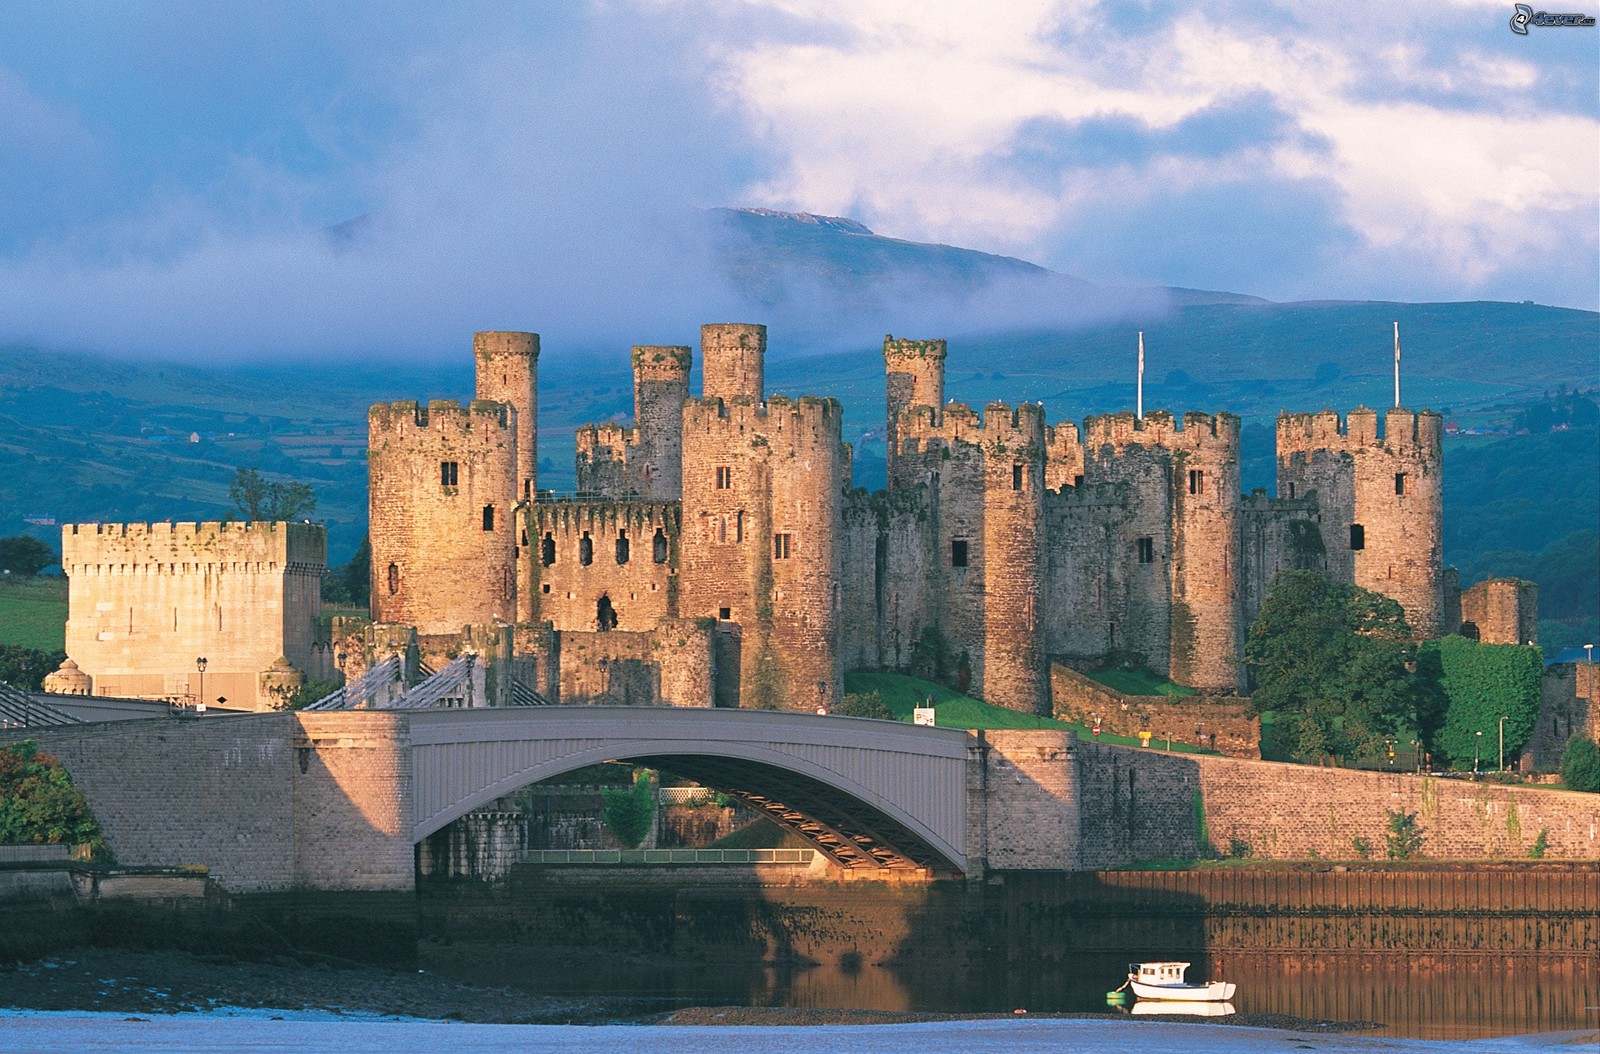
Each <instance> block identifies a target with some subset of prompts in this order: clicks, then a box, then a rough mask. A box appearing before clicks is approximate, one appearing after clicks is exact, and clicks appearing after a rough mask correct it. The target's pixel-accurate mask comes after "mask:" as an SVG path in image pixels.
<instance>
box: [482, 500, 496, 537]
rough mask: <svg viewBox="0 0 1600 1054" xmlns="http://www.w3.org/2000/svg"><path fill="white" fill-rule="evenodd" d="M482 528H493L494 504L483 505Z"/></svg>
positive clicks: (487, 529)
mask: <svg viewBox="0 0 1600 1054" xmlns="http://www.w3.org/2000/svg"><path fill="white" fill-rule="evenodd" d="M483 529H484V530H486V531H492V530H494V506H493V505H485V506H484V507H483Z"/></svg>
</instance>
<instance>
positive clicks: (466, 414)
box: [367, 399, 517, 433]
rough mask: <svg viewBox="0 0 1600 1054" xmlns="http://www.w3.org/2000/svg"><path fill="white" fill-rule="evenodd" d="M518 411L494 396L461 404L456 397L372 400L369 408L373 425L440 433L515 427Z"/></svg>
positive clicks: (398, 429) (369, 417)
mask: <svg viewBox="0 0 1600 1054" xmlns="http://www.w3.org/2000/svg"><path fill="white" fill-rule="evenodd" d="M516 419H517V411H516V409H515V408H514V407H512V406H511V405H510V404H508V403H501V402H495V401H494V400H492V399H474V400H472V401H471V402H470V403H468V404H467V405H466V406H462V405H461V404H460V403H459V402H457V401H456V400H454V399H429V400H428V402H427V403H426V404H422V403H418V402H417V401H416V400H414V399H401V400H397V401H395V402H389V403H373V404H372V406H371V408H370V409H368V411H367V423H368V425H369V426H370V427H374V428H382V429H384V430H385V431H394V432H399V433H404V432H409V431H412V430H414V429H424V430H432V431H438V432H446V431H458V432H470V431H472V430H473V427H474V426H477V428H479V429H483V428H491V427H498V428H499V429H501V430H502V431H505V430H514V429H515V428H516Z"/></svg>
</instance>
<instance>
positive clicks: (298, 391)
mask: <svg viewBox="0 0 1600 1054" xmlns="http://www.w3.org/2000/svg"><path fill="white" fill-rule="evenodd" d="M711 222H712V223H713V225H714V226H716V225H720V234H718V235H717V237H718V238H719V239H720V243H719V244H720V246H721V251H722V252H723V254H724V259H725V261H726V265H727V268H728V270H729V273H730V274H731V275H733V276H734V278H735V280H736V281H737V282H738V283H739V284H740V287H741V289H742V290H743V291H744V293H745V295H746V298H747V299H748V301H749V303H750V316H749V317H751V318H753V319H765V320H767V321H769V322H771V324H772V326H773V328H772V333H771V341H772V343H771V348H770V352H769V366H768V374H767V380H768V388H769V389H770V390H772V391H775V392H783V393H786V394H801V393H811V394H821V395H831V396H834V397H835V398H838V399H839V400H840V401H841V402H842V403H843V404H844V407H845V431H846V438H847V439H848V440H850V441H851V442H852V443H853V444H855V448H856V482H857V483H858V484H859V485H862V486H867V487H873V488H875V487H879V486H882V483H883V449H882V437H881V432H882V425H883V399H884V378H883V362H882V356H881V354H880V347H879V344H878V341H880V340H881V336H882V333H883V332H885V331H886V330H888V329H890V328H892V329H893V331H895V332H897V333H900V334H901V335H906V336H918V337H922V336H936V335H948V336H950V338H951V348H950V357H949V360H948V363H947V376H948V384H947V395H948V397H950V398H952V399H957V400H961V401H964V402H968V403H971V404H973V405H979V406H981V405H982V404H984V403H985V402H988V401H990V400H995V399H999V400H1004V401H1008V402H1016V401H1019V400H1030V401H1031V400H1039V401H1042V402H1044V404H1045V405H1046V408H1047V410H1048V412H1049V415H1050V417H1051V419H1053V420H1059V419H1061V418H1063V417H1071V418H1073V419H1079V420H1081V419H1082V417H1084V416H1085V415H1087V414H1092V413H1104V412H1108V411H1114V410H1121V409H1131V408H1132V405H1133V396H1134V391H1133V374H1134V332H1135V330H1137V329H1143V330H1144V332H1145V340H1146V348H1147V356H1146V361H1147V370H1146V382H1145V405H1146V407H1151V408H1153V407H1165V408H1168V409H1172V410H1174V411H1178V412H1181V411H1184V410H1189V409H1201V410H1208V411H1216V410H1229V411H1231V412H1234V413H1237V414H1239V415H1241V416H1242V417H1243V418H1244V419H1245V436H1244V439H1245V445H1244V451H1243V454H1244V466H1243V468H1244V473H1243V475H1244V484H1245V487H1246V488H1247V489H1248V488H1250V487H1267V488H1269V489H1270V487H1271V486H1272V475H1273V468H1272V422H1273V418H1274V417H1275V415H1276V414H1277V412H1278V410H1279V409H1283V408H1287V409H1298V410H1315V409H1320V408H1322V407H1324V406H1332V407H1336V408H1339V409H1347V408H1350V407H1352V406H1355V405H1357V404H1360V403H1365V404H1367V405H1370V406H1380V407H1381V406H1384V405H1387V404H1388V402H1389V401H1390V400H1391V399H1392V383H1393V382H1392V377H1391V375H1390V372H1389V371H1390V366H1391V354H1390V325H1391V323H1392V322H1393V321H1396V320H1398V321H1399V322H1400V324H1401V332H1402V337H1403V338H1404V341H1405V359H1404V364H1405V371H1404V396H1405V402H1406V403H1407V405H1411V406H1431V407H1434V408H1437V409H1443V410H1446V411H1447V413H1448V415H1449V416H1450V417H1451V419H1452V420H1456V421H1458V422H1459V423H1460V424H1461V426H1462V429H1463V430H1466V429H1468V428H1470V427H1471V426H1472V425H1475V424H1488V423H1492V422H1495V421H1500V422H1502V423H1504V421H1505V419H1507V418H1508V417H1509V415H1510V409H1512V408H1517V407H1523V406H1527V405H1529V404H1531V403H1533V402H1535V401H1537V400H1539V399H1540V398H1542V397H1543V395H1544V393H1545V392H1546V391H1551V390H1555V389H1557V388H1558V387H1560V386H1562V385H1565V386H1567V387H1569V388H1573V387H1584V388H1593V387H1594V386H1595V383H1596V379H1597V378H1596V372H1597V371H1596V368H1595V355H1594V352H1595V348H1596V347H1600V316H1597V315H1596V314H1595V313H1593V312H1582V311H1572V310H1566V309H1558V308H1549V307H1541V306H1538V305H1533V304H1500V303H1453V304H1385V303H1338V302H1318V303H1300V304H1272V303H1267V302H1265V301H1261V300H1258V299H1256V298H1251V297H1247V296H1242V295H1240V294H1232V293H1212V292H1206V291H1188V290H1143V291H1138V295H1128V296H1123V295H1122V294H1119V293H1118V292H1117V291H1107V290H1103V289H1099V288H1098V287H1095V286H1093V285H1091V284H1090V283H1087V282H1083V281H1081V280H1079V279H1075V278H1070V277H1068V276H1063V275H1055V274H1053V273H1052V272H1049V271H1046V270H1045V269H1043V268H1039V267H1036V266H1034V265H1032V264H1028V263H1026V262H1024V261H1021V260H1014V259H1011V258H1009V257H1002V256H994V255H991V254H986V253H979V252H974V251H972V250H967V249H960V248H957V247H952V246H937V245H922V244H919V243H914V242H906V241H900V240H896V239H892V238H884V237H880V236H878V235H876V234H873V233H871V232H870V231H867V230H866V229H865V228H863V227H861V226H860V225H859V224H854V223H853V222H852V221H847V220H829V219H827V218H819V217H797V216H791V215H787V214H761V213H757V212H750V211H734V210H717V211H716V212H715V213H713V214H712V220H711ZM1019 282H1020V283H1023V284H1024V286H1027V287H1029V288H1032V289H1034V290H1036V291H1038V290H1044V291H1046V292H1047V293H1048V297H1047V299H1050V300H1052V301H1055V302H1061V301H1066V300H1072V299H1074V298H1077V299H1080V300H1082V301H1084V302H1085V303H1090V304H1093V305H1100V306H1103V305H1104V304H1105V302H1106V300H1107V298H1108V297H1109V298H1110V299H1111V300H1114V301H1117V302H1118V303H1119V304H1120V307H1119V310H1120V311H1121V312H1122V314H1121V316H1119V317H1118V318H1117V319H1116V320H1115V321H1112V320H1107V319H1105V318H1101V319H1099V320H1098V321H1094V320H1084V319H1079V320H1078V321H1077V322H1074V323H1072V324H1051V325H1040V326H1034V327H1031V328H1017V327H1010V328H1007V327H1005V326H1000V325H998V324H997V323H994V321H993V319H992V316H989V315H984V314H983V313H982V310H979V312H978V314H976V315H974V316H972V317H973V318H975V319H977V320H978V322H977V323H974V325H976V324H978V323H982V322H988V323H989V328H988V329H986V330H984V331H982V332H972V331H970V330H969V331H968V332H967V333H966V335H965V336H962V335H958V332H959V330H960V329H961V328H962V327H959V326H954V325H953V328H951V329H948V330H946V329H933V330H931V331H922V330H917V329H914V328H911V327H912V323H906V324H905V325H902V324H901V323H900V322H897V321H892V320H891V321H890V322H889V323H887V324H885V325H883V326H882V327H879V328H872V329H869V330H868V331H867V332H868V333H869V334H870V335H866V336H861V337H860V338H859V339H856V338H850V337H848V336H841V334H849V333H851V332H856V331H860V330H863V329H865V328H866V327H868V326H869V325H871V326H876V325H877V323H878V322H881V321H882V318H883V313H884V312H886V311H890V310H892V309H893V308H894V307H895V306H896V303H897V301H898V300H899V299H900V298H901V297H902V296H903V294H904V293H905V291H907V290H913V291H915V293H916V295H917V296H918V297H921V298H924V299H934V300H941V301H943V302H945V303H963V302H965V303H973V304H976V306H977V308H978V309H983V310H987V308H989V307H992V306H993V302H992V301H991V302H989V303H988V304H987V305H986V304H985V303H982V302H981V301H983V299H984V297H985V296H989V295H990V294H992V293H993V292H994V291H995V290H997V289H1004V290H1006V291H1007V296H1011V295H1013V294H1014V293H1015V291H1016V290H1017V289H1018V288H1021V287H1019V286H1018V285H1017V284H1016V283H1019ZM1041 295H1043V294H1041ZM763 305H766V306H765V307H764V306H763ZM1099 309H1100V308H1099V307H1096V308H1095V310H1096V311H1098V310H1099ZM767 310H771V311H773V312H774V313H775V315H776V316H779V317H778V318H773V317H769V316H768V315H767V314H766V312H767ZM797 312H798V313H799V314H802V315H805V316H806V317H808V318H810V319H811V323H810V325H811V326H812V327H815V328H814V329H812V331H811V332H810V334H809V335H808V334H807V333H806V332H804V331H796V328H795V327H794V326H793V325H791V326H790V327H789V328H787V329H786V328H783V326H782V324H781V323H780V321H779V318H793V317H795V316H796V313H797ZM1024 314H1026V312H1024ZM528 324H529V325H530V327H534V328H536V327H537V320H529V323H528ZM819 334H821V335H819ZM678 339H679V340H681V341H682V342H684V343H693V342H695V340H696V335H695V334H693V333H684V334H681V335H680V336H679V337H678ZM469 341H470V335H469V334H462V339H461V342H460V344H459V345H457V346H454V347H451V348H444V349H439V352H438V356H437V361H435V362H431V363H426V362H424V363H419V362H415V361H397V362H392V363H376V364H375V363H372V362H337V361H314V362H284V363H273V364H270V365H259V364H228V363H225V362H223V363H209V364H192V363H179V362H176V361H173V362H134V361H127V360H117V359H111V358H103V357H93V356H87V355H80V354H71V353H66V352H61V351H55V350H48V351H47V350H41V349H36V348H26V347H9V348H0V455H3V456H4V457H5V458H6V459H7V464H8V468H9V470H10V471H9V474H8V475H9V481H10V486H9V487H8V490H7V497H6V500H5V501H4V502H0V534H12V533H17V532H19V531H24V530H26V531H31V532H33V533H35V534H38V535H39V536H41V537H44V538H47V539H50V540H52V541H55V540H57V529H56V528H54V527H53V526H52V525H51V524H50V523H49V522H47V521H51V520H54V521H55V522H57V523H61V522H73V521H79V522H82V521H94V520H106V521H117V520H141V519H207V518H217V517H220V516H222V515H223V514H225V513H226V512H227V511H228V500H227V487H228V483H229V481H230V479H231V477H232V475H233V472H234V470H235V468H236V467H238V466H241V465H249V466H255V467H258V468H261V469H262V470H263V471H265V472H267V473H268V474H269V475H273V476H275V477H277V478H283V479H298V480H305V481H307V482H309V483H311V484H312V485H313V486H314V487H315V488H316V491H317V494H318V497H319V507H318V510H317V516H318V518H319V519H324V520H326V521H327V522H328V524H329V528H330V549H331V555H332V558H333V559H334V560H335V561H342V560H344V559H347V558H348V557H349V555H350V553H352V552H353V551H354V549H355V548H356V546H357V544H358V543H359V541H360V538H361V536H362V534H363V532H364V531H365V523H366V507H365V506H366V469H365V444H366V408H367V406H368V404H370V403H371V402H373V401H376V400H380V399H400V398H428V397H430V396H431V397H435V398H458V399H466V398H470V397H471V394H472V363H471V356H470V355H469V354H467V351H466V349H467V348H468V347H469V346H470V345H469ZM841 349H842V350H841ZM696 383H698V382H696ZM540 403H541V405H540V426H541V428H540V454H541V469H540V478H541V483H542V484H544V485H545V486H547V487H549V488H552V489H556V490H566V489H571V488H572V486H573V485H574V480H573V476H572V461H571V459H572V450H573V440H572V430H573V428H575V427H576V426H577V425H579V424H581V423H583V422H585V421H589V420H606V419H611V418H619V419H621V418H626V417H627V415H628V414H629V413H631V410H632V391H631V379H630V376H629V373H628V360H627V352H626V349H625V348H616V349H614V350H613V351H607V352H603V353H597V352H596V351H595V349H576V350H574V349H563V348H552V347H546V348H545V354H544V356H543V357H542V359H541V377H540ZM1585 436H1587V437H1588V438H1587V439H1586V438H1584V437H1585ZM1586 442H1587V444H1588V445H1587V447H1585V446H1584V444H1585V443H1586ZM1482 451H1492V455H1491V454H1488V453H1480V452H1482ZM1594 451H1595V443H1594V437H1593V435H1592V433H1588V432H1582V431H1572V432H1567V433H1564V434H1556V433H1550V434H1533V435H1525V436H1519V435H1504V436H1498V437H1493V436H1490V437H1470V438H1469V437H1463V438H1461V439H1452V440H1450V441H1449V443H1448V444H1447V447H1446V464H1447V466H1448V467H1447V472H1446V479H1447V484H1446V552H1445V558H1446V560H1447V561H1448V562H1451V563H1455V564H1457V565H1460V566H1461V567H1463V569H1473V570H1474V571H1475V572H1476V571H1477V570H1479V569H1483V568H1487V566H1488V565H1487V564H1485V562H1484V560H1483V555H1484V553H1486V552H1489V551H1500V552H1507V551H1510V552H1518V553H1521V554H1522V555H1523V557H1526V558H1527V559H1524V560H1522V563H1521V564H1520V565H1519V566H1528V565H1530V562H1531V563H1532V564H1536V563H1537V561H1538V558H1539V555H1540V554H1541V553H1543V552H1544V551H1545V549H1546V548H1548V547H1549V546H1551V545H1553V544H1555V543H1556V542H1557V541H1558V540H1560V539H1563V538H1565V537H1566V536H1567V535H1569V534H1571V533H1572V532H1575V531H1582V530H1589V531H1593V530H1594V527H1595V524H1596V523H1597V521H1600V497H1597V496H1596V494H1595V481H1594V475H1595V473H1594V463H1595V455H1594ZM1528 466H1540V468H1539V471H1538V472H1536V473H1535V472H1529V471H1528ZM1569 476H1570V477H1572V478H1571V480H1570V481H1569V480H1568V477H1569ZM1552 479H1559V480H1561V481H1563V482H1561V483H1560V486H1559V489H1555V490H1550V491H1547V492H1546V493H1549V494H1554V495H1555V496H1556V497H1555V500H1550V501H1546V500H1545V499H1544V498H1543V497H1541V495H1540V494H1538V493H1534V492H1528V493H1522V492H1520V491H1519V492H1518V493H1519V496H1518V497H1517V498H1516V500H1507V499H1508V496H1509V495H1508V489H1507V488H1508V487H1510V488H1511V490H1513V491H1516V490H1517V486H1518V482H1519V480H1520V481H1524V482H1528V483H1529V485H1530V486H1531V485H1532V481H1542V482H1543V483H1546V484H1548V483H1550V482H1551V480H1552ZM29 521H46V522H29ZM1591 595H1592V594H1591Z"/></svg>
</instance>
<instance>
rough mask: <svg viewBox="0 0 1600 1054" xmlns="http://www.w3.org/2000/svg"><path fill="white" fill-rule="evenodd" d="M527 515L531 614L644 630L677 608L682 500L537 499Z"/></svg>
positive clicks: (562, 626) (594, 628)
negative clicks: (570, 500)
mask: <svg viewBox="0 0 1600 1054" xmlns="http://www.w3.org/2000/svg"><path fill="white" fill-rule="evenodd" d="M526 514H527V516H528V522H527V533H528V544H527V545H526V546H525V547H524V551H525V553H526V554H527V559H528V561H529V562H530V564H531V572H530V575H529V579H530V585H531V587H532V590H531V592H532V601H533V603H532V605H531V608H532V611H531V612H530V617H531V619H537V620H541V621H546V622H549V623H551V624H552V625H553V626H554V627H555V628H556V629H557V630H562V631H568V630H570V631H577V632H602V631H603V630H605V629H620V630H632V631H638V632H643V631H647V630H650V629H652V628H653V627H654V626H655V624H656V622H657V621H659V620H660V619H662V618H665V617H667V616H669V615H675V614H677V603H678V597H677V589H678V576H677V573H676V571H677V568H676V563H675V561H674V560H673V556H674V554H675V553H676V552H677V550H678V533H679V527H680V522H681V510H680V507H679V506H678V504H677V503H676V502H673V503H649V502H642V501H639V502H628V501H602V502H565V501H563V502H539V503H538V504H535V505H532V506H530V507H529V508H528V509H527V513H526ZM602 621H605V622H606V625H605V626H604V627H603V626H602V625H601V622H602Z"/></svg>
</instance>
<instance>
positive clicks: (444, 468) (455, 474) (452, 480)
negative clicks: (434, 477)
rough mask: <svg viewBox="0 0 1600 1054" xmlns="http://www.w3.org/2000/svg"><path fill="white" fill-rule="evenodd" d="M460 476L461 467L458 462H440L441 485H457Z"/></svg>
mask: <svg viewBox="0 0 1600 1054" xmlns="http://www.w3.org/2000/svg"><path fill="white" fill-rule="evenodd" d="M459 476H460V472H459V468H458V463H457V462H454V461H441V462H439V486H441V487H454V486H455V485H456V480H457V479H458V478H459Z"/></svg>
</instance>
